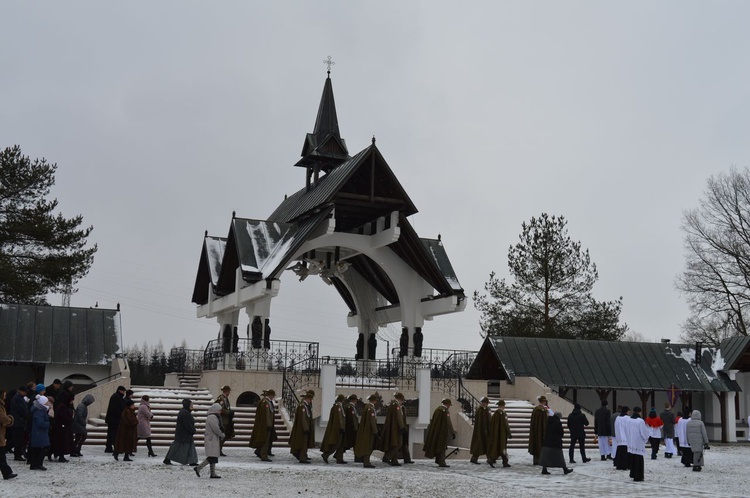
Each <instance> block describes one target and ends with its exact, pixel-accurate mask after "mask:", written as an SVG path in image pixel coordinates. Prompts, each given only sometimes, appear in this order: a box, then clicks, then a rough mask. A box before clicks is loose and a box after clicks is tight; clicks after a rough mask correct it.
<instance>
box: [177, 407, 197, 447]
mask: <svg viewBox="0 0 750 498" xmlns="http://www.w3.org/2000/svg"><path fill="white" fill-rule="evenodd" d="M191 404H192V401H190V399H188V398H185V399H183V400H182V408H181V409H180V411H179V412H178V413H177V426H176V427H175V429H174V440H175V441H179V442H181V443H192V442H194V441H193V435H194V434H195V418H193V414H192V413H190V405H191Z"/></svg>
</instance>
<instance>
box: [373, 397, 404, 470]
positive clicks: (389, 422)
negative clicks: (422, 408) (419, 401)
mask: <svg viewBox="0 0 750 498" xmlns="http://www.w3.org/2000/svg"><path fill="white" fill-rule="evenodd" d="M404 399H405V398H404V395H403V394H401V393H396V394H394V395H393V399H392V400H391V403H390V404H389V405H388V408H387V410H386V412H385V423H384V424H383V433H382V437H381V439H380V444H381V446H380V447H379V448H378V449H379V450H381V451H382V452H383V453H384V454H383V461H384V462H386V463H388V464H390V465H392V466H394V467H398V466H400V465H401V464H400V463H398V459H397V455H398V450H399V449H401V447H402V446H403V445H404V431H405V430H406V419H405V417H403V416H402V411H403V409H404V408H403V406H401V405H402V403H403V402H404Z"/></svg>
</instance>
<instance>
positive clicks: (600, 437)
mask: <svg viewBox="0 0 750 498" xmlns="http://www.w3.org/2000/svg"><path fill="white" fill-rule="evenodd" d="M607 404H608V403H607V400H606V399H605V400H603V401H602V406H601V407H600V408H598V409H597V410H596V411H595V412H594V434H596V440H597V442H598V443H599V455H600V456H601V459H602V461H605V460H606V459H607V458H612V456H611V454H612V422H611V417H612V414H611V413H610V411H609V408H607Z"/></svg>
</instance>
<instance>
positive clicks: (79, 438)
mask: <svg viewBox="0 0 750 498" xmlns="http://www.w3.org/2000/svg"><path fill="white" fill-rule="evenodd" d="M84 441H86V434H73V453H72V454H73V455H80V454H81V447H82V446H83V442H84Z"/></svg>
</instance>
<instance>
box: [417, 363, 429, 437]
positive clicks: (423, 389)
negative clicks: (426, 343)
mask: <svg viewBox="0 0 750 498" xmlns="http://www.w3.org/2000/svg"><path fill="white" fill-rule="evenodd" d="M431 391H432V380H431V378H430V369H429V368H420V369H417V393H418V396H419V411H418V412H417V423H416V424H415V426H416V427H415V428H419V429H425V428H427V426H428V425H429V423H430V415H431V413H430V394H431Z"/></svg>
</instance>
